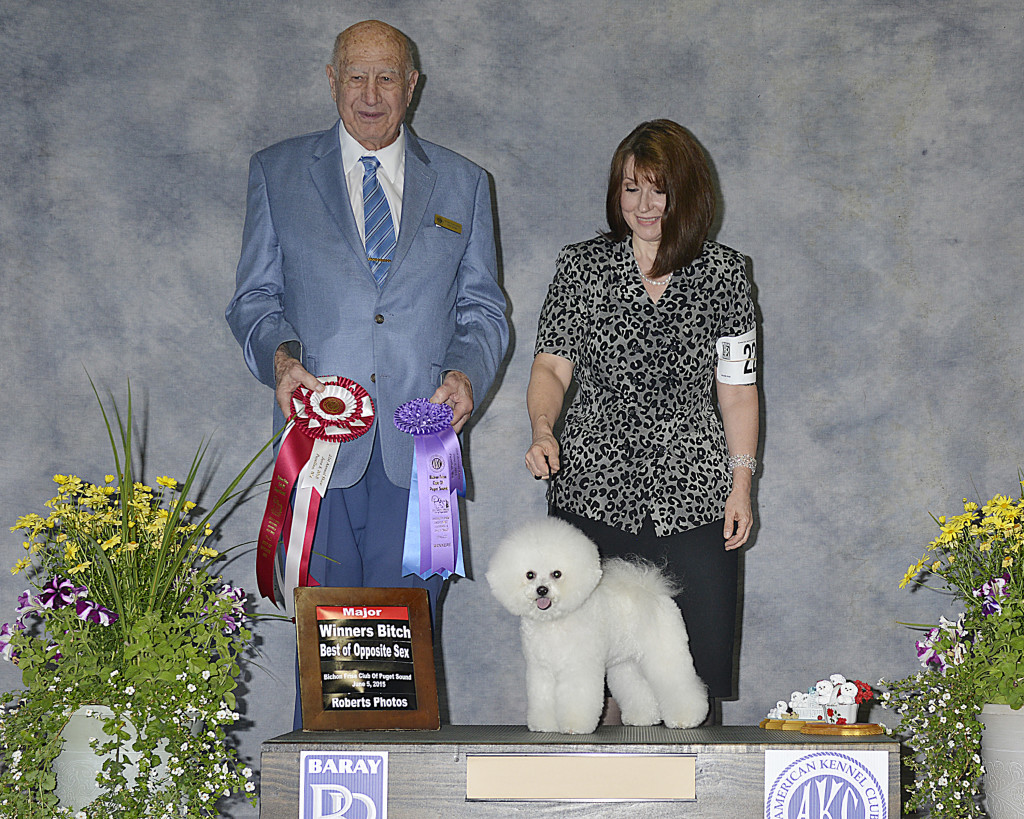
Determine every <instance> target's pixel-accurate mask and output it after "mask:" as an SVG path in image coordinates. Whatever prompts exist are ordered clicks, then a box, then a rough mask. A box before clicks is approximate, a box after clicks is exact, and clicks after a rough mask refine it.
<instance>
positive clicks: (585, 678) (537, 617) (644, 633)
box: [487, 518, 708, 734]
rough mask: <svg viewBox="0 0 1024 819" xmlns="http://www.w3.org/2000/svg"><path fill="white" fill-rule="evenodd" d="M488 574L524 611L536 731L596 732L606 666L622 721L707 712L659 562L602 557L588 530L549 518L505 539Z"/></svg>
mask: <svg viewBox="0 0 1024 819" xmlns="http://www.w3.org/2000/svg"><path fill="white" fill-rule="evenodd" d="M487 582H488V583H489V584H490V587H491V591H492V592H493V593H494V596H495V597H496V598H498V600H499V601H500V602H501V604H502V605H503V606H504V607H505V608H506V609H508V610H509V611H510V612H512V614H515V615H518V616H519V617H520V618H521V620H520V633H521V636H522V641H523V654H524V655H526V698H527V715H526V724H527V727H529V729H530V730H531V731H552V732H554V731H557V732H560V733H563V734H588V733H591V732H593V730H594V729H595V728H596V727H597V723H598V720H599V719H600V717H601V711H602V709H603V708H604V681H605V672H606V671H607V676H608V688H609V690H610V691H611V694H612V696H613V697H614V698H615V700H616V702H618V704H619V708H620V709H621V711H622V722H623V724H624V725H654V724H655V723H658V722H664V723H665V725H666V726H667V727H669V728H691V727H693V726H695V725H699V724H700V723H701V722H703V721H704V718H705V717H706V716H707V713H708V699H707V689H706V687H705V685H704V683H703V682H702V681H701V679H700V678H699V677H698V676H697V672H696V671H695V670H694V667H693V658H692V657H691V656H690V649H689V642H690V641H689V637H688V636H687V634H686V626H685V624H684V623H683V618H682V615H681V614H680V613H679V608H678V607H677V606H676V604H675V602H674V601H673V600H672V587H671V585H670V584H669V582H668V581H667V580H666V579H665V577H664V575H662V573H661V572H660V571H659V570H658V569H657V568H655V567H654V566H652V565H650V564H648V563H643V562H638V563H631V562H627V561H625V560H617V559H613V560H606V561H604V564H603V565H602V563H601V560H600V558H599V557H598V553H597V547H596V546H595V545H594V543H593V542H592V541H591V540H590V539H589V538H587V537H586V536H585V535H584V534H583V533H582V532H580V531H579V530H578V529H576V528H575V527H573V526H570V525H569V524H568V523H565V522H564V521H561V520H557V519H554V518H546V519H543V520H539V521H536V522H534V523H532V524H528V525H527V526H525V527H523V528H522V529H520V530H518V531H516V532H514V533H513V534H512V535H510V536H509V537H508V538H507V539H506V540H504V541H503V542H502V543H501V544H500V545H499V546H498V549H497V551H496V552H495V554H494V557H493V558H492V560H491V564H490V567H489V568H488V571H487Z"/></svg>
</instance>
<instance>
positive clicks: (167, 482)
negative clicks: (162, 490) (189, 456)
mask: <svg viewBox="0 0 1024 819" xmlns="http://www.w3.org/2000/svg"><path fill="white" fill-rule="evenodd" d="M156 482H157V483H158V484H160V486H166V487H167V488H168V489H175V488H176V487H177V486H178V482H177V481H176V480H174V478H168V477H166V476H164V477H162V478H157V479H156Z"/></svg>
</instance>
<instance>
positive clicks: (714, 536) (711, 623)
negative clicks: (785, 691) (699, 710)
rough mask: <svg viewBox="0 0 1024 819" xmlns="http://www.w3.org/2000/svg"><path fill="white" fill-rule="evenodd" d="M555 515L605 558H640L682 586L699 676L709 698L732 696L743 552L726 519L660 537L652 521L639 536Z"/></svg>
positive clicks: (679, 601)
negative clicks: (729, 546) (728, 545)
mask: <svg viewBox="0 0 1024 819" xmlns="http://www.w3.org/2000/svg"><path fill="white" fill-rule="evenodd" d="M551 514H552V515H553V516H554V517H557V518H561V519H562V520H564V521H566V522H567V523H571V524H572V525H573V526H575V527H576V528H578V529H580V530H581V531H582V532H583V533H584V534H585V535H586V536H587V537H589V538H590V539H591V540H593V541H594V543H596V544H597V549H598V551H599V552H600V553H601V556H602V557H629V556H630V555H636V556H637V557H642V558H643V559H645V560H648V561H650V562H651V563H654V564H655V565H656V566H659V567H661V568H663V569H664V570H665V572H666V574H668V575H669V576H670V577H671V578H672V580H673V581H674V582H675V583H676V584H678V586H679V593H678V594H677V595H676V597H675V601H676V605H678V606H679V609H680V611H682V613H683V619H684V620H685V621H686V630H687V632H688V633H689V636H690V653H691V654H692V655H693V664H694V666H695V667H696V668H697V674H698V675H700V678H701V679H702V680H704V682H705V683H706V684H707V686H708V695H709V696H712V697H725V698H728V697H731V696H732V694H733V641H734V639H735V635H736V616H737V613H736V601H737V596H738V586H739V579H738V573H739V549H734V550H732V551H728V552H727V551H726V550H725V538H724V537H723V535H722V530H723V528H724V527H725V521H724V520H720V521H715V522H714V523H708V524H706V525H704V526H700V527H698V528H696V529H689V530H687V531H685V532H680V533H678V534H675V535H668V536H666V537H658V536H657V535H655V534H654V522H653V521H652V520H651V519H650V518H647V520H645V521H644V525H643V528H642V529H641V530H640V532H639V533H638V534H635V535H634V534H631V533H630V532H625V531H623V530H622V529H617V528H615V527H614V526H609V525H608V524H606V523H599V522H597V521H593V520H590V519H589V518H584V517H581V516H580V515H575V514H573V513H572V512H566V511H564V510H561V509H554V508H553V509H552V510H551Z"/></svg>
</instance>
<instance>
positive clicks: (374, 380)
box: [370, 373, 377, 384]
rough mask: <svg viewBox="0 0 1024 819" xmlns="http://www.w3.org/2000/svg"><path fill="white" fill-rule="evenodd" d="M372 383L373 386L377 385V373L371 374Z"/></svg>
mask: <svg viewBox="0 0 1024 819" xmlns="http://www.w3.org/2000/svg"><path fill="white" fill-rule="evenodd" d="M370 383H371V384H376V383H377V373H370Z"/></svg>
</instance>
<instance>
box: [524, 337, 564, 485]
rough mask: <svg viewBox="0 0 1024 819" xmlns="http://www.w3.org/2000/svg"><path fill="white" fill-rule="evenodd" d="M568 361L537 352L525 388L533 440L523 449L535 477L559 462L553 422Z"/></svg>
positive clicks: (551, 471) (548, 472)
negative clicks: (528, 382)
mask: <svg viewBox="0 0 1024 819" xmlns="http://www.w3.org/2000/svg"><path fill="white" fill-rule="evenodd" d="M572 366H573V365H572V362H571V361H569V359H567V358H562V357H560V356H557V355H552V354H551V353H537V356H536V357H535V358H534V359H533V367H532V368H531V369H530V384H529V386H527V388H526V408H527V410H528V411H529V413H530V429H532V430H533V443H532V444H530V448H529V449H528V450H526V468H527V469H529V470H530V472H531V473H533V477H535V478H544V480H547V479H548V478H550V477H551V476H552V475H554V474H555V473H556V472H557V471H558V469H559V467H560V466H561V464H560V463H559V460H558V439H557V438H555V432H554V426H553V425H554V423H555V421H556V420H557V419H558V415H559V413H561V411H562V402H563V401H564V400H565V391H566V390H567V389H569V382H570V381H572Z"/></svg>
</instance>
